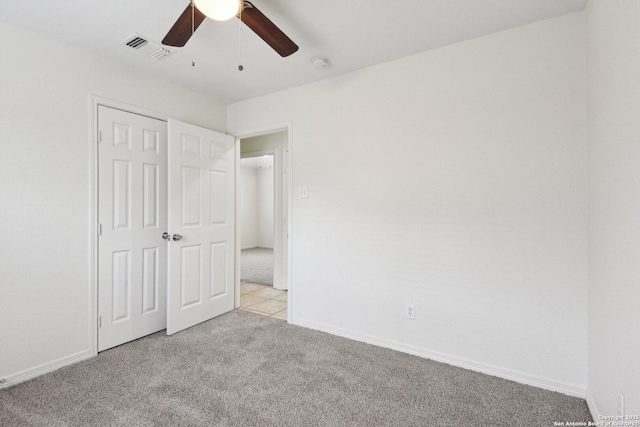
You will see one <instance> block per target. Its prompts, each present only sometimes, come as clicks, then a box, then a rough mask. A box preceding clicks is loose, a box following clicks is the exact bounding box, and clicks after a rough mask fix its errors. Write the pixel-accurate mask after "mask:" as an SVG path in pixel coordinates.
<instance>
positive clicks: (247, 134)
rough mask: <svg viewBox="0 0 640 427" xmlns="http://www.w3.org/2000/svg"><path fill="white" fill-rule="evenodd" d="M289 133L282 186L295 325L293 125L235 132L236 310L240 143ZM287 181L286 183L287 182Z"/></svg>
mask: <svg viewBox="0 0 640 427" xmlns="http://www.w3.org/2000/svg"><path fill="white" fill-rule="evenodd" d="M284 131H286V132H287V150H286V151H285V150H282V161H283V162H285V164H286V166H287V174H286V176H284V177H283V182H282V184H283V185H284V184H286V187H287V189H288V191H287V195H286V199H287V213H286V217H287V225H286V227H285V228H284V230H283V231H284V232H285V233H286V234H288V236H289V241H288V245H287V290H288V292H287V322H288V323H293V322H292V320H293V318H294V317H293V312H294V311H293V309H294V304H293V295H294V280H293V123H292V122H288V123H284V124H279V125H275V126H266V127H264V128H258V129H248V130H240V131H237V132H234V136H235V137H236V242H237V244H236V308H238V307H240V250H241V249H240V247H241V246H242V245H241V244H240V227H239V226H238V224H240V222H241V221H240V218H239V217H238V216H239V215H240V207H239V203H240V197H238V191H239V187H238V185H237V183H238V182H239V179H240V156H241V153H240V141H241V140H242V139H246V138H252V137H254V136H263V135H269V134H272V133H278V132H284ZM285 181H286V182H285Z"/></svg>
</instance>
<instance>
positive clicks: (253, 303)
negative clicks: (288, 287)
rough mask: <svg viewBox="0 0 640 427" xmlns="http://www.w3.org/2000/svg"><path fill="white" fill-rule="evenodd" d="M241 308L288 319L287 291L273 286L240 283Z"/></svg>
mask: <svg viewBox="0 0 640 427" xmlns="http://www.w3.org/2000/svg"><path fill="white" fill-rule="evenodd" d="M240 310H244V311H250V312H252V313H257V314H261V315H263V316H268V317H273V318H275V319H281V320H287V291H282V290H280V289H274V288H272V287H271V286H264V285H258V284H255V283H246V282H242V283H241V284H240Z"/></svg>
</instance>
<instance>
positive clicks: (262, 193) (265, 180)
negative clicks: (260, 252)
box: [257, 156, 274, 249]
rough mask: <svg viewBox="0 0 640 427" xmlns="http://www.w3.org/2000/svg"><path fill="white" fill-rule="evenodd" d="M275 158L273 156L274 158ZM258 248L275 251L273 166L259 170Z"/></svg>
mask: <svg viewBox="0 0 640 427" xmlns="http://www.w3.org/2000/svg"><path fill="white" fill-rule="evenodd" d="M272 158H273V156H272ZM257 172H258V246H259V247H261V248H271V249H273V228H274V222H273V207H274V194H273V184H274V176H273V164H272V165H271V166H266V167H262V168H260V169H258V171H257Z"/></svg>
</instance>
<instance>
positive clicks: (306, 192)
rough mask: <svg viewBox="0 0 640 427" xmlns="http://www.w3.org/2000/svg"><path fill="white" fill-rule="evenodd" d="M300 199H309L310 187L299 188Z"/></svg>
mask: <svg viewBox="0 0 640 427" xmlns="http://www.w3.org/2000/svg"><path fill="white" fill-rule="evenodd" d="M298 198H299V199H308V198H309V187H298Z"/></svg>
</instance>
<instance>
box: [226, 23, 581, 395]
mask: <svg viewBox="0 0 640 427" xmlns="http://www.w3.org/2000/svg"><path fill="white" fill-rule="evenodd" d="M584 55H585V52H584V14H583V13H576V14H572V15H567V16H564V17H560V18H557V19H553V20H549V21H545V22H540V23H536V24H533V25H528V26H525V27H520V28H516V29H513V30H509V31H506V32H502V33H499V34H494V35H490V36H487V37H483V38H480V39H476V40H472V41H468V42H465V43H460V44H457V45H453V46H449V47H446V48H442V49H438V50H434V51H430V52H426V53H423V54H419V55H415V56H412V57H408V58H404V59H401V60H398V61H393V62H389V63H385V64H382V65H379V66H375V67H371V68H367V69H364V70H361V71H357V72H353V73H350V74H346V75H343V76H339V77H336V78H332V79H328V80H324V81H321V82H317V83H314V84H310V85H306V86H302V87H299V88H296V89H292V90H288V91H283V92H280V93H277V94H273V95H269V96H264V97H260V98H256V99H252V100H249V101H245V102H240V103H237V104H233V105H230V106H229V108H228V128H229V131H230V132H231V133H233V134H243V133H246V132H249V131H251V130H259V129H273V127H274V126H279V125H280V124H282V123H292V130H293V134H292V135H293V139H292V141H293V143H292V155H293V163H292V167H293V174H294V175H293V189H294V193H295V192H296V188H297V187H298V186H308V187H309V194H310V197H309V199H306V200H305V199H294V207H293V209H294V210H293V221H294V225H293V248H294V257H293V278H292V280H293V282H292V288H291V292H292V296H291V298H292V306H291V308H290V309H291V310H292V314H291V316H292V320H293V322H294V323H296V324H300V325H306V326H310V327H314V328H319V329H324V330H327V331H331V332H333V333H338V334H342V335H346V336H350V337H354V338H357V339H362V340H366V341H369V342H374V343H378V344H382V345H387V346H391V347H394V348H398V349H402V350H405V351H410V352H414V353H417V354H422V355H428V356H430V357H434V358H438V359H440V360H447V361H450V362H453V363H457V364H460V365H465V366H468V367H473V368H474V369H480V370H484V371H486V372H492V373H496V374H498V375H502V376H506V377H510V378H514V379H517V380H520V381H524V382H528V383H535V384H538V385H543V386H546V387H551V388H555V389H558V390H563V391H565V392H569V393H573V394H584V393H585V388H586V383H587V378H586V371H587V357H586V350H587V265H586V258H587V239H586V228H587V214H586V212H587V186H586V180H587V177H586V173H587V163H586V160H587V151H586V135H585V131H586V121H585V116H586V106H585V89H584V88H585V67H584ZM406 303H414V304H415V310H416V311H415V313H416V319H415V320H414V321H411V320H407V319H406V318H405V314H404V311H405V304H406Z"/></svg>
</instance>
